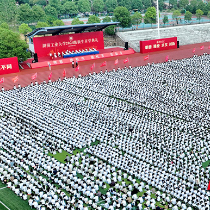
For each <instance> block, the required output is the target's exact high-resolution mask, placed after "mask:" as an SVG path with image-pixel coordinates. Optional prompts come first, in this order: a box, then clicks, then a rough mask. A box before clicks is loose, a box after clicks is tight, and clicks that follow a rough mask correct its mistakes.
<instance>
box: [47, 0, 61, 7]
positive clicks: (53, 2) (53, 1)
mask: <svg viewBox="0 0 210 210" xmlns="http://www.w3.org/2000/svg"><path fill="white" fill-rule="evenodd" d="M59 4H60V1H59V0H49V5H50V6H51V7H54V8H57V7H58V5H59Z"/></svg>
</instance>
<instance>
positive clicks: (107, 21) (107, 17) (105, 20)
mask: <svg viewBox="0 0 210 210" xmlns="http://www.w3.org/2000/svg"><path fill="white" fill-rule="evenodd" d="M111 21H112V19H111V18H110V17H109V16H106V17H105V18H104V19H103V23H109V22H111Z"/></svg>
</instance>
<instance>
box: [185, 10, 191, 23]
mask: <svg viewBox="0 0 210 210" xmlns="http://www.w3.org/2000/svg"><path fill="white" fill-rule="evenodd" d="M184 19H185V20H187V21H188V22H189V21H190V20H192V13H191V12H189V11H186V13H185V15H184Z"/></svg>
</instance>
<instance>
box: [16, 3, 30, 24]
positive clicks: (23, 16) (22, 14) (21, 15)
mask: <svg viewBox="0 0 210 210" xmlns="http://www.w3.org/2000/svg"><path fill="white" fill-rule="evenodd" d="M17 19H18V21H19V22H22V23H32V22H33V21H34V19H33V11H32V9H31V7H30V6H29V4H21V5H20V6H19V8H18V11H17Z"/></svg>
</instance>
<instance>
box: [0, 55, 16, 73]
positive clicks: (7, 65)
mask: <svg viewBox="0 0 210 210" xmlns="http://www.w3.org/2000/svg"><path fill="white" fill-rule="evenodd" d="M17 72H19V65H18V59H17V57H12V58H3V59H0V75H3V74H11V73H17Z"/></svg>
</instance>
